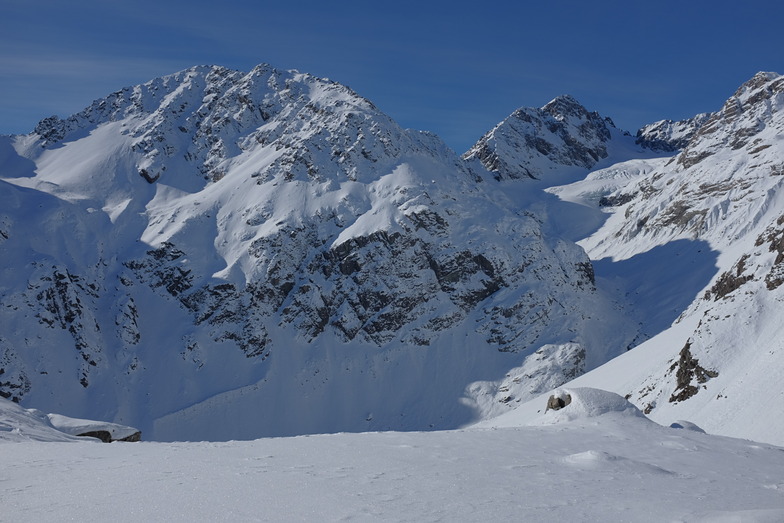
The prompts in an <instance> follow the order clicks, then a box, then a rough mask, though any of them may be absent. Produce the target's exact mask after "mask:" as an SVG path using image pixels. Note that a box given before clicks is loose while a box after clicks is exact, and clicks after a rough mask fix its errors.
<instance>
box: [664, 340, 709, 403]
mask: <svg viewBox="0 0 784 523" xmlns="http://www.w3.org/2000/svg"><path fill="white" fill-rule="evenodd" d="M675 369H677V371H676V373H675V380H676V386H675V390H674V391H673V393H672V395H671V396H670V400H669V401H670V403H675V402H677V401H685V400H687V399H689V398H691V397H692V396H694V395H695V394H697V392H699V390H700V389H699V387H698V386H697V385H695V384H694V383H693V381H696V382H697V384H703V383H706V382H707V381H708V380H710V379H711V378H715V377H717V376H718V375H719V373H718V372H717V371H715V370H708V369H705V368H704V367H702V366H701V365H700V363H699V361H698V360H697V358H695V357H694V356H692V354H691V340H689V341H687V342H686V345H684V346H683V349H681V353H680V359H679V360H678V361H677V362H676V363H673V365H672V367H670V371H672V370H675Z"/></svg>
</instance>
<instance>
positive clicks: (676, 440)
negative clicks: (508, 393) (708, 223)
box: [0, 389, 784, 522]
mask: <svg viewBox="0 0 784 523" xmlns="http://www.w3.org/2000/svg"><path fill="white" fill-rule="evenodd" d="M569 392H570V393H571V395H572V398H573V399H572V403H571V404H570V405H569V406H568V407H567V408H565V409H563V410H562V411H558V412H553V411H550V412H549V413H547V415H545V416H543V417H544V418H545V419H544V420H541V421H540V422H539V423H538V426H524V425H522V424H519V423H518V424H514V423H511V422H507V423H506V425H507V426H506V427H503V428H501V427H495V428H485V429H470V430H462V431H444V432H407V433H400V432H386V433H364V434H335V435H316V436H308V437H296V438H273V439H261V440H256V441H245V442H224V443H215V442H202V443H134V444H112V445H89V444H84V443H40V442H37V443H36V442H28V443H13V444H12V443H5V442H0V456H2V458H3V465H4V467H3V471H2V472H1V473H0V477H2V479H3V486H4V489H3V494H2V495H1V496H2V502H3V517H4V518H8V519H9V520H12V521H63V520H72V519H78V520H80V521H107V520H111V521H139V520H145V521H193V520H225V519H239V520H253V521H325V520H326V521H336V520H348V519H358V520H362V521H369V520H370V521H376V520H381V521H497V520H524V521H534V522H539V521H554V520H556V521H619V520H623V521H630V522H647V521H698V522H699V521H714V522H715V521H752V522H776V521H781V520H782V518H783V517H784V495H783V494H782V491H784V484H782V477H781V470H782V468H784V453H783V452H782V449H781V448H778V447H770V446H767V445H764V444H757V443H753V442H750V441H743V440H736V439H730V438H723V437H718V436H709V435H706V434H702V433H699V432H696V431H690V430H683V429H674V428H668V427H662V426H658V425H656V424H655V423H652V422H651V421H649V420H647V419H645V418H644V417H643V416H642V415H641V414H640V412H639V411H638V410H637V409H635V408H634V407H633V406H631V405H630V404H629V403H627V402H626V401H625V400H624V399H623V398H621V397H619V396H616V395H613V394H610V393H606V392H604V391H599V390H592V389H571V390H570V391H569ZM543 406H544V405H543V404H541V405H540V407H543ZM570 409H571V410H570ZM540 416H541V414H540ZM507 421H508V420H507Z"/></svg>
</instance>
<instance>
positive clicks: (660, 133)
mask: <svg viewBox="0 0 784 523" xmlns="http://www.w3.org/2000/svg"><path fill="white" fill-rule="evenodd" d="M712 116H713V115H712V114H711V113H700V114H698V115H696V116H693V117H691V118H687V119H685V120H680V121H677V122H674V121H672V120H661V121H658V122H654V123H652V124H649V125H646V126H644V127H642V128H641V129H640V130H638V131H637V135H636V140H635V141H636V142H637V143H638V144H639V145H642V146H643V147H645V148H647V149H650V150H652V151H657V152H661V153H669V154H672V153H676V152H679V151H680V150H681V149H683V148H684V147H686V145H687V144H688V143H689V141H690V140H691V139H692V137H693V136H694V135H695V134H696V133H697V132H698V131H699V130H700V128H701V127H702V126H703V125H704V124H705V123H706V122H707V121H708V120H710V118H711V117H712Z"/></svg>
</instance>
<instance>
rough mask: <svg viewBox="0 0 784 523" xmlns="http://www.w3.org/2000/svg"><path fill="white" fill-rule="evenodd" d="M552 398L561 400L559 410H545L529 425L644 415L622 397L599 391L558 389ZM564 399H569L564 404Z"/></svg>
mask: <svg viewBox="0 0 784 523" xmlns="http://www.w3.org/2000/svg"><path fill="white" fill-rule="evenodd" d="M553 397H555V398H558V399H561V400H562V402H563V403H564V405H563V406H562V407H561V408H560V409H545V410H546V412H545V413H544V415H543V416H541V417H540V418H538V419H535V420H532V421H531V423H529V424H530V425H553V424H556V423H564V422H570V421H576V420H581V419H586V418H596V417H599V416H606V415H613V416H624V417H636V418H644V417H645V415H644V414H643V413H642V412H641V411H640V409H638V408H637V407H635V406H634V405H632V404H631V403H629V402H628V401H627V400H626V399H625V398H623V397H622V396H620V395H618V394H615V393H614V392H608V391H606V390H601V389H591V388H574V389H558V390H556V391H555V392H554V393H553ZM566 398H571V401H569V403H568V404H567V403H566Z"/></svg>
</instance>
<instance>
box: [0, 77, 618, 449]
mask: <svg viewBox="0 0 784 523" xmlns="http://www.w3.org/2000/svg"><path fill="white" fill-rule="evenodd" d="M544 111H545V112H546V113H547V114H550V115H551V117H550V118H551V119H550V120H548V122H549V123H550V124H553V125H555V123H556V122H560V120H559V119H558V118H560V117H561V115H562V116H564V117H568V118H569V120H568V122H569V123H568V125H577V124H575V122H578V121H579V122H581V121H583V120H585V122H588V123H586V124H585V126H584V127H585V130H586V131H585V132H586V133H587V134H588V135H589V136H590V139H589V141H590V142H591V143H593V142H594V138H596V139H597V140H598V139H599V138H600V137H602V136H605V135H606V134H607V131H606V125H607V124H606V123H605V122H604V121H603V120H600V119H598V117H595V116H593V115H591V114H588V113H585V112H584V111H582V110H580V109H579V108H577V107H576V106H574V107H573V104H572V103H571V101H570V100H567V99H564V100H561V101H555V102H553V103H552V104H548V106H547V107H546V108H545V109H544ZM572 113H574V114H572ZM553 115H554V116H553ZM558 125H567V124H566V123H563V122H561V123H558ZM603 126H604V127H603ZM602 129H604V130H602ZM556 131H557V130H556ZM557 133H558V136H561V137H564V136H566V135H565V134H564V132H562V131H557ZM597 143H598V142H597ZM598 146H600V145H598ZM0 150H2V151H3V156H1V157H0V158H2V164H0V174H1V175H2V180H0V184H2V186H3V187H2V191H0V199H2V200H0V203H1V205H0V244H2V249H3V252H4V263H3V268H2V272H0V292H2V297H3V309H2V311H0V315H1V316H2V324H3V325H8V326H13V327H12V328H8V329H4V330H3V332H2V333H0V358H2V359H0V368H2V371H0V394H2V395H3V396H4V397H8V398H11V399H14V400H15V401H21V402H23V403H25V404H29V405H31V406H36V407H38V408H42V409H47V410H50V411H56V412H60V413H63V414H67V415H71V416H75V417H83V418H92V419H105V420H112V421H116V422H121V423H126V424H131V425H134V426H137V427H139V428H140V429H141V430H143V431H144V433H145V435H148V436H149V438H150V439H227V438H252V437H259V436H263V435H282V434H298V433H308V432H330V431H342V430H352V431H353V430H374V429H427V428H439V427H441V428H443V427H454V426H458V425H460V424H464V423H467V422H469V421H470V420H472V419H475V418H476V417H477V416H479V415H481V414H482V413H481V412H477V411H476V410H472V409H471V408H470V405H468V404H467V403H466V401H462V400H461V398H463V397H464V396H465V389H466V387H467V386H468V384H470V383H472V382H475V381H477V380H493V379H497V378H498V377H499V376H503V374H504V372H505V371H506V369H508V368H510V367H512V366H517V365H520V363H521V361H523V360H525V359H526V358H527V357H528V356H529V355H530V354H532V353H533V352H534V351H535V350H537V349H538V348H539V347H541V346H543V345H545V344H547V345H548V347H550V348H549V349H548V351H550V352H552V351H556V352H558V353H559V354H560V359H558V363H556V364H553V363H548V367H547V368H548V370H547V372H545V373H543V374H544V376H542V377H541V379H538V381H537V380H536V379H532V381H531V383H532V385H531V387H532V390H533V389H536V388H537V387H538V386H544V385H542V384H544V383H547V384H548V385H550V384H552V383H559V382H563V381H565V380H566V379H568V377H569V376H572V375H574V373H575V372H581V371H582V370H583V369H584V368H585V365H586V363H585V361H586V352H587V353H588V354H589V357H588V359H590V354H591V351H592V350H593V349H594V347H593V345H596V344H597V343H596V336H593V335H591V332H593V330H595V324H596V322H597V321H598V322H599V323H602V322H604V321H606V320H603V319H601V318H597V315H598V314H600V311H601V310H602V307H605V306H608V305H607V304H606V303H605V301H604V300H603V298H602V296H601V294H600V293H599V292H598V291H597V290H596V288H595V286H594V281H593V271H592V267H591V263H590V261H589V259H588V258H587V256H586V255H585V253H584V252H583V251H582V249H580V248H579V247H577V246H576V245H574V244H573V243H570V242H568V241H565V240H562V239H559V238H558V237H555V236H552V235H549V234H544V233H543V230H542V225H541V218H540V217H539V216H537V215H536V214H535V213H532V212H528V211H526V210H524V209H519V208H517V207H516V206H515V205H514V204H513V203H511V202H510V201H509V199H508V198H506V197H505V195H504V194H503V193H501V192H500V191H498V190H497V188H496V187H495V186H493V185H488V184H483V183H479V180H482V179H488V180H490V179H492V177H491V176H490V175H489V174H488V173H487V172H486V171H484V170H483V168H482V167H481V166H480V165H476V164H475V163H466V162H464V161H462V160H461V159H460V158H458V157H457V156H455V155H454V153H452V152H451V150H449V148H447V147H446V146H445V145H444V144H443V143H442V142H441V141H440V140H439V139H437V138H436V137H434V136H432V135H430V134H427V133H419V132H411V131H405V130H403V129H401V128H400V127H399V126H398V125H397V124H396V123H395V122H393V121H392V120H391V119H389V118H388V117H387V116H386V115H384V114H383V113H381V112H379V111H378V110H377V109H376V108H375V107H374V106H373V105H372V104H371V103H370V102H368V101H367V100H365V99H363V98H361V97H360V96H358V95H357V94H355V93H354V92H352V91H351V90H350V89H348V88H346V87H345V86H342V85H339V84H336V83H334V82H330V81H328V80H323V79H319V78H315V77H312V76H310V75H307V74H301V73H298V72H296V71H287V72H283V71H278V70H275V69H273V68H271V67H268V66H259V67H257V68H255V69H254V70H253V71H251V72H249V73H242V72H237V71H231V70H228V69H225V68H220V67H196V68H192V69H189V70H186V71H182V72H180V73H177V74H174V75H171V76H167V77H163V78H159V79H156V80H153V81H151V82H148V83H146V84H144V85H140V86H136V87H132V88H128V89H124V90H122V91H119V92H116V93H113V94H112V95H110V96H108V97H107V98H105V99H101V100H97V101H96V102H94V103H93V104H92V105H91V106H90V107H88V108H87V109H85V110H84V111H82V112H81V113H79V114H77V115H74V116H72V117H70V118H67V119H65V120H63V119H59V118H56V117H52V118H48V119H46V120H44V121H42V122H41V123H40V124H39V125H38V126H37V127H36V129H35V132H34V133H32V134H30V135H27V136H16V137H2V138H0ZM591 151H593V152H591ZM600 155H601V153H600V152H597V151H594V150H593V149H591V150H590V151H589V149H588V147H587V146H586V149H585V151H584V154H583V155H582V156H580V157H579V158H577V159H575V160H574V161H579V162H582V164H585V165H587V164H588V163H590V162H591V161H593V159H594V157H595V156H600ZM559 347H564V350H560V352H559ZM601 350H602V351H605V350H606V349H605V348H604V347H602V349H601ZM531 365H533V363H531ZM559 376H560V378H559ZM468 403H470V402H468ZM251 413H252V414H251Z"/></svg>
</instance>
